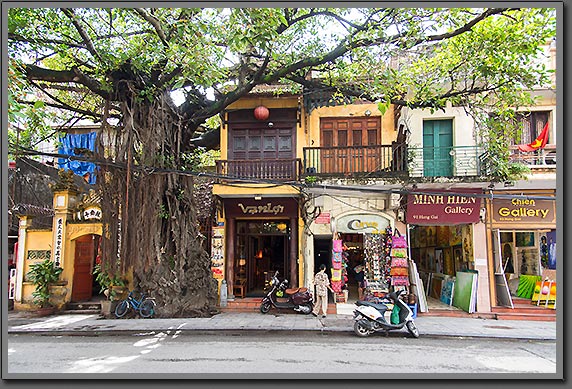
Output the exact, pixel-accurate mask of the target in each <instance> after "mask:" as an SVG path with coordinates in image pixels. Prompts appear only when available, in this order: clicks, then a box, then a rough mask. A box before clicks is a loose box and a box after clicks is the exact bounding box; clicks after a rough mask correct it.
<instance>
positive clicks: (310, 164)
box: [303, 144, 407, 177]
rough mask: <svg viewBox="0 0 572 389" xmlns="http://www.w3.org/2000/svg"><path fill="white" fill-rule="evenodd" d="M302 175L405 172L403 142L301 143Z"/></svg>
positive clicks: (387, 174)
mask: <svg viewBox="0 0 572 389" xmlns="http://www.w3.org/2000/svg"><path fill="white" fill-rule="evenodd" d="M303 151H304V162H303V174H304V175H306V176H352V175H356V176H364V175H366V176H369V177H384V176H393V175H400V174H405V173H406V172H407V165H406V158H405V157H406V155H407V153H406V146H405V145H397V144H394V145H377V146H345V147H304V149H303Z"/></svg>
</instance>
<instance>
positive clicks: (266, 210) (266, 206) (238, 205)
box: [225, 198, 298, 218]
mask: <svg viewBox="0 0 572 389" xmlns="http://www.w3.org/2000/svg"><path fill="white" fill-rule="evenodd" d="M225 210H226V214H227V215H228V216H233V217H241V216H242V217H244V216H246V217H259V218H260V217H262V218H264V217H269V216H288V217H293V216H294V217H296V216H297V215H298V203H297V202H296V201H295V200H294V199H285V198H265V199H262V200H254V199H249V198H245V199H233V200H225Z"/></svg>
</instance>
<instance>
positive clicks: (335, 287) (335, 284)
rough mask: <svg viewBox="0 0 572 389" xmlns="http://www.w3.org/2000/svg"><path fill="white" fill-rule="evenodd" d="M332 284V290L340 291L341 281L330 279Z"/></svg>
mask: <svg viewBox="0 0 572 389" xmlns="http://www.w3.org/2000/svg"><path fill="white" fill-rule="evenodd" d="M331 285H332V289H333V290H334V292H336V293H340V292H341V291H342V281H341V280H340V281H332V282H331Z"/></svg>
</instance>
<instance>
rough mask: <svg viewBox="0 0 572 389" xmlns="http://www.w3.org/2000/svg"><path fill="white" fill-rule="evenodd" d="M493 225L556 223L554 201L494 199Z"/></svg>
mask: <svg viewBox="0 0 572 389" xmlns="http://www.w3.org/2000/svg"><path fill="white" fill-rule="evenodd" d="M492 218H493V222H494V223H522V222H526V223H532V224H534V225H538V224H554V223H556V201H552V200H532V199H522V198H513V199H494V200H493V216H492Z"/></svg>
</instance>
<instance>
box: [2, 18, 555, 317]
mask: <svg viewBox="0 0 572 389" xmlns="http://www.w3.org/2000/svg"><path fill="white" fill-rule="evenodd" d="M555 28H556V27H555V10H554V9H549V8H522V9H519V8H490V9H480V8H453V9H442V8H363V9H358V8H232V9H214V8H47V7H46V8H33V9H31V8H10V9H9V12H8V56H9V85H8V90H9V92H8V93H9V95H8V97H9V99H8V100H9V110H8V112H9V115H10V117H9V119H10V121H11V122H13V123H16V124H17V125H18V126H19V128H22V129H23V131H27V133H25V134H20V133H19V135H22V137H21V138H20V141H21V142H28V143H29V144H33V141H34V139H37V136H36V134H39V133H41V131H40V130H41V129H42V123H44V124H48V123H51V122H50V121H53V120H55V119H57V120H58V121H59V122H70V123H73V120H77V119H80V118H89V119H91V120H94V121H96V122H100V123H101V124H102V126H101V132H100V134H102V135H105V136H107V137H108V138H107V142H106V144H105V146H106V149H105V150H99V153H100V155H98V163H100V164H101V171H100V173H99V175H98V185H99V186H100V190H101V192H102V211H103V219H102V221H103V224H104V234H103V239H102V264H103V265H104V266H107V265H109V266H110V268H112V269H115V271H125V269H127V268H129V267H131V268H134V269H135V273H136V274H135V276H136V278H137V279H138V281H139V284H140V286H142V287H143V288H145V289H151V290H153V291H154V296H155V297H156V298H157V303H158V305H159V312H162V313H163V315H165V316H174V315H183V314H189V313H194V314H197V315H205V314H208V313H209V312H210V309H211V307H212V305H213V303H214V302H215V301H216V285H213V282H212V276H211V273H210V268H209V264H210V260H209V257H208V255H207V254H206V252H204V250H202V248H201V237H200V234H199V233H198V227H197V223H196V212H195V208H194V203H193V198H192V193H193V188H194V186H193V185H194V184H193V180H192V177H190V176H188V175H185V174H180V173H181V171H182V170H185V168H187V165H188V161H189V152H190V151H192V150H193V149H194V148H195V147H196V146H197V145H203V146H207V147H213V146H216V145H217V144H218V138H217V137H216V136H214V137H204V138H199V137H198V136H197V135H198V132H197V130H198V129H199V126H201V125H203V124H204V123H205V122H206V121H207V120H212V119H211V118H212V117H213V116H216V115H217V114H219V113H221V112H223V111H224V110H225V109H226V108H227V107H228V106H229V105H230V104H232V103H233V102H235V101H237V100H239V99H240V98H242V97H244V96H246V95H248V93H249V92H251V91H252V90H253V88H255V87H256V86H258V85H262V84H278V83H281V84H286V85H288V87H289V88H290V90H293V91H300V92H302V91H313V90H318V91H319V90H328V91H334V92H335V93H339V94H341V95H344V96H354V97H358V98H361V99H365V100H369V101H372V102H377V103H378V106H379V108H380V111H382V112H384V111H385V110H386V109H387V107H389V105H391V104H395V105H398V106H406V107H410V108H430V109H433V110H436V109H441V108H443V107H445V106H446V104H447V103H448V102H450V103H452V104H454V105H458V106H464V107H465V108H467V110H469V111H471V112H472V113H473V114H474V115H475V117H477V116H478V115H479V113H481V114H482V113H483V112H498V113H499V114H502V115H505V116H507V117H508V116H510V112H511V111H510V110H511V109H513V108H514V107H518V106H522V105H530V103H531V102H532V100H531V98H530V95H529V94H527V93H526V91H527V90H530V89H532V88H534V87H536V86H543V85H548V82H549V78H548V74H547V72H546V70H545V69H544V66H543V63H542V61H538V57H539V55H540V46H541V45H543V44H546V43H547V41H549V40H550V39H552V38H553V37H554V36H555ZM309 75H311V77H309ZM175 91H178V92H182V94H183V96H184V99H183V101H182V102H181V103H180V104H176V103H175V102H174V101H173V98H172V96H173V95H172V93H173V92H175ZM50 115H52V116H50ZM485 117H486V118H488V117H489V116H486V115H485ZM489 122H490V120H483V121H482V123H483V124H485V125H486V124H487V123H489ZM509 122H510V121H508V120H507V121H506V122H505V121H503V122H502V123H501V122H499V121H496V122H495V123H494V125H495V126H499V125H500V127H501V128H500V129H495V131H506V130H507V128H506V123H509ZM495 126H492V125H491V128H495ZM503 126H504V127H503ZM44 133H45V131H44ZM24 135H25V136H24ZM205 139H210V140H211V141H210V142H207V141H205ZM495 139H497V138H495ZM12 142H14V140H13V139H11V145H14V143H12ZM496 145H498V143H497V144H496ZM103 162H106V163H103ZM161 169H162V170H161Z"/></svg>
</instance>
